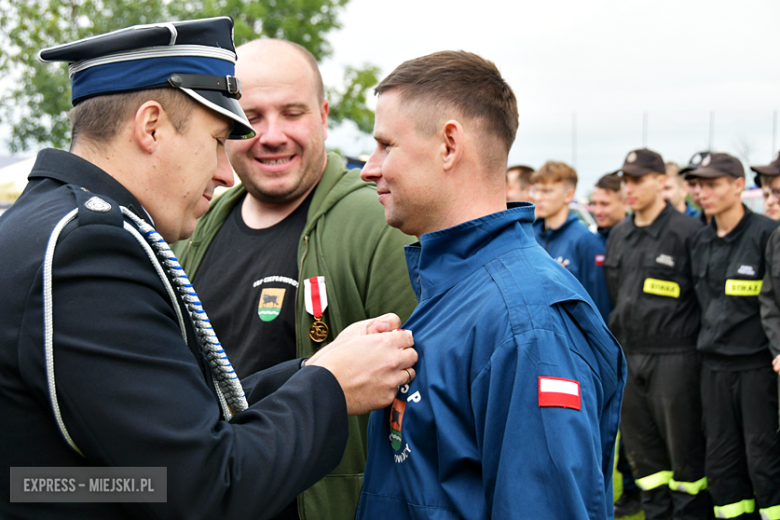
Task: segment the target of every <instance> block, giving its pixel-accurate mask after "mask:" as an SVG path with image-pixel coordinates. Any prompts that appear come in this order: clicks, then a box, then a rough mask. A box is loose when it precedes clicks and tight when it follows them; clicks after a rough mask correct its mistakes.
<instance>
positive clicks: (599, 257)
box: [596, 255, 604, 265]
mask: <svg viewBox="0 0 780 520" xmlns="http://www.w3.org/2000/svg"><path fill="white" fill-rule="evenodd" d="M596 265H604V255H596Z"/></svg>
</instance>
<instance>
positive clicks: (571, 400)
mask: <svg viewBox="0 0 780 520" xmlns="http://www.w3.org/2000/svg"><path fill="white" fill-rule="evenodd" d="M539 406H557V407H560V408H573V409H575V410H579V409H580V384H579V382H577V381H574V380H573V379H561V378H559V377H540V378H539Z"/></svg>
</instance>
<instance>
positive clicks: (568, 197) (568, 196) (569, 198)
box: [563, 185, 577, 206]
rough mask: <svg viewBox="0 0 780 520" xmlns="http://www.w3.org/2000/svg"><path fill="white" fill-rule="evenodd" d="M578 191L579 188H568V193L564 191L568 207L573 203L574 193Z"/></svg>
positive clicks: (569, 186) (564, 198) (564, 199)
mask: <svg viewBox="0 0 780 520" xmlns="http://www.w3.org/2000/svg"><path fill="white" fill-rule="evenodd" d="M575 191H577V186H571V185H568V186H566V191H564V195H563V201H564V202H565V203H566V206H568V205H569V203H571V201H573V200H574V192H575Z"/></svg>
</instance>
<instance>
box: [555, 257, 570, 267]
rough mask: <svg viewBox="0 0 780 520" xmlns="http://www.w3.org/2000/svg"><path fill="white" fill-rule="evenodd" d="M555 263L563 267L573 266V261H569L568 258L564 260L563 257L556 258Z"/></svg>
mask: <svg viewBox="0 0 780 520" xmlns="http://www.w3.org/2000/svg"><path fill="white" fill-rule="evenodd" d="M555 261H556V262H558V263H559V264H561V265H562V266H563V267H569V265H570V264H571V260H569V259H568V258H564V257H562V256H559V257H558V258H556V259H555Z"/></svg>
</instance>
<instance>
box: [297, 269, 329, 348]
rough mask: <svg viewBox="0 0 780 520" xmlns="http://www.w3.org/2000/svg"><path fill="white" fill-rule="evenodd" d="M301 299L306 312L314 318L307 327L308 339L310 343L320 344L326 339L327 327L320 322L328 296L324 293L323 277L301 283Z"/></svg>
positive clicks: (326, 306)
mask: <svg viewBox="0 0 780 520" xmlns="http://www.w3.org/2000/svg"><path fill="white" fill-rule="evenodd" d="M303 286H304V293H303V299H304V302H305V305H306V312H308V313H309V314H311V315H312V316H314V323H312V324H311V327H309V337H310V338H311V340H312V341H315V342H317V343H322V342H323V341H325V340H326V339H327V338H328V326H327V325H326V324H325V322H323V321H322V313H323V312H325V309H327V308H328V295H327V292H326V291H325V277H324V276H315V277H314V278H308V279H306V280H304V281H303Z"/></svg>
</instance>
